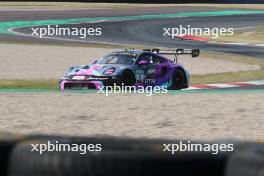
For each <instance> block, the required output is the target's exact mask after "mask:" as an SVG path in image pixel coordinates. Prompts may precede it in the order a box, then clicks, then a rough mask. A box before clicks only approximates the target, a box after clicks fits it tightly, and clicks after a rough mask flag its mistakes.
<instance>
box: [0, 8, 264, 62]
mask: <svg viewBox="0 0 264 176" xmlns="http://www.w3.org/2000/svg"><path fill="white" fill-rule="evenodd" d="M221 10H223V9H221ZM228 10H232V9H228ZM208 11H219V9H216V8H209V9H208V8H190V7H188V8H187V7H184V8H183V7H177V8H175V7H174V8H171V7H170V8H138V9H125V10H124V9H123V10H113V9H97V10H73V11H38V12H36V11H5V12H0V21H1V22H8V21H18V20H19V21H21V20H32V21H33V20H51V19H70V18H84V17H85V18H88V17H89V18H93V17H120V16H133V15H144V14H172V13H182V12H208ZM263 19H264V14H247V15H230V16H209V17H206V16H204V17H184V18H169V19H148V20H124V21H107V22H99V23H80V24H63V25H59V27H77V28H83V27H86V28H87V27H94V28H96V27H100V28H102V31H103V35H101V36H95V37H94V36H89V37H87V38H85V39H81V38H80V36H66V37H65V36H64V37H62V36H54V37H53V39H50V38H49V39H39V38H36V37H35V38H33V37H28V36H18V35H9V34H1V35H0V40H5V41H6V40H11V41H12V40H20V41H21V40H22V41H23V40H24V41H32V42H43V43H53V42H56V43H58V42H63V43H71V42H73V43H76V42H79V43H84V42H88V43H94V42H96V43H97V42H98V43H110V44H111V43H113V44H121V45H141V46H154V47H170V48H199V49H201V50H206V51H218V52H225V53H236V54H243V55H248V56H253V57H256V58H264V46H243V45H225V44H212V43H205V42H198V41H188V40H182V39H178V38H174V39H172V38H169V37H166V36H163V33H164V30H163V28H166V27H179V26H180V25H183V26H185V27H187V25H191V27H209V28H213V27H232V28H243V27H252V26H259V25H264V20H263ZM13 31H15V32H19V33H24V34H29V36H30V34H32V29H31V27H24V28H15V29H13ZM58 39H59V40H62V41H59V40H58ZM64 40H65V41H64Z"/></svg>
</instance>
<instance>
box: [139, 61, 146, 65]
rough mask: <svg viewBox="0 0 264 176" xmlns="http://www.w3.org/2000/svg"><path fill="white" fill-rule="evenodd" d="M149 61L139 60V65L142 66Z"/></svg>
mask: <svg viewBox="0 0 264 176" xmlns="http://www.w3.org/2000/svg"><path fill="white" fill-rule="evenodd" d="M148 64H149V62H148V61H140V62H138V66H141V65H148Z"/></svg>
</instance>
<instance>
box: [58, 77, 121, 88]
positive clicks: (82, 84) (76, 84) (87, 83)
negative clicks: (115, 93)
mask: <svg viewBox="0 0 264 176" xmlns="http://www.w3.org/2000/svg"><path fill="white" fill-rule="evenodd" d="M114 83H117V78H116V77H112V76H100V77H90V78H89V79H88V80H87V79H86V80H74V79H61V80H60V82H59V84H60V89H61V90H64V89H97V90H99V89H101V87H103V86H112V85H114Z"/></svg>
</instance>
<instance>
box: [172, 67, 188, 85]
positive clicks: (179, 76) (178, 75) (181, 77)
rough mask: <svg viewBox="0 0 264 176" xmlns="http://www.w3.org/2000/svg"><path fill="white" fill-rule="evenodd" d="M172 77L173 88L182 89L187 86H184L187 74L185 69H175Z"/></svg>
mask: <svg viewBox="0 0 264 176" xmlns="http://www.w3.org/2000/svg"><path fill="white" fill-rule="evenodd" d="M171 79H172V86H171V88H172V89H173V90H180V89H182V88H184V87H185V86H184V85H185V74H184V71H183V70H181V69H179V70H175V71H174V73H173V75H172V78H171Z"/></svg>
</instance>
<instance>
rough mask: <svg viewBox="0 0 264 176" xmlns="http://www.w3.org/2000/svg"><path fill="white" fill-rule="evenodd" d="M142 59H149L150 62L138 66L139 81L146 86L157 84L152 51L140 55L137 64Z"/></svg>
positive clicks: (137, 79)
mask: <svg viewBox="0 0 264 176" xmlns="http://www.w3.org/2000/svg"><path fill="white" fill-rule="evenodd" d="M141 61H147V62H148V64H147V65H138V66H137V69H136V71H135V75H136V81H137V83H138V84H140V85H144V86H148V85H153V84H155V75H154V74H155V66H154V64H153V60H152V55H151V53H143V54H142V55H140V56H139V58H138V60H137V64H138V63H139V62H141Z"/></svg>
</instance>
